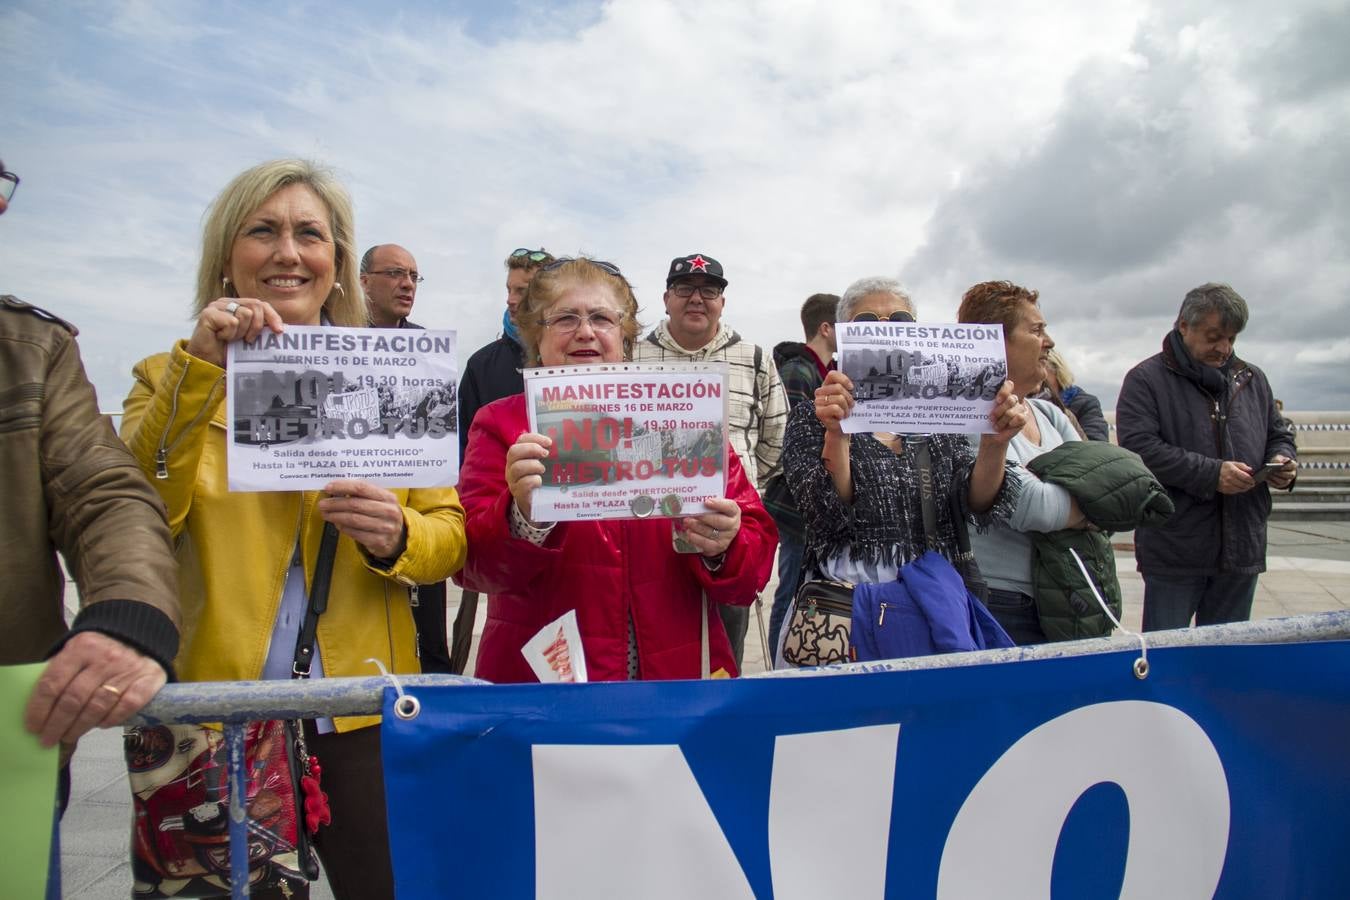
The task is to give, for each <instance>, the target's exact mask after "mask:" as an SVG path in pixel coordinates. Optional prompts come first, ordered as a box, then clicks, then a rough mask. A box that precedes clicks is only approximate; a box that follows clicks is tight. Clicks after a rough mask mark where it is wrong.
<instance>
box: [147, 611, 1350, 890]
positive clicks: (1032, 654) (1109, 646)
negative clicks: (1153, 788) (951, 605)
mask: <svg viewBox="0 0 1350 900" xmlns="http://www.w3.org/2000/svg"><path fill="white" fill-rule="evenodd" d="M1347 639H1350V610H1340V611H1337V612H1329V613H1320V614H1317V615H1308V616H1296V617H1292V618H1285V619H1261V620H1259V621H1255V622H1240V623H1235V624H1231V625H1211V626H1208V627H1205V628H1191V629H1178V630H1175V631H1157V632H1151V633H1149V634H1147V635H1144V636H1143V639H1142V640H1143V641H1146V642H1147V646H1148V648H1149V649H1160V648H1166V647H1205V646H1218V645H1234V644H1281V643H1297V642H1307V641H1332V640H1347ZM1140 646H1141V638H1140V636H1138V635H1120V636H1116V637H1110V638H1094V639H1090V640H1081V641H1065V642H1062V643H1053V644H1038V645H1035V646H1027V647H1013V648H1010V649H1006V650H983V651H978V652H974V653H951V654H945V655H939V656H921V657H914V658H911V659H895V660H885V661H881V662H868V663H847V664H843V665H838V666H831V667H829V668H825V669H780V670H776V671H771V672H763V673H758V674H755V675H749V676H746V677H748V678H783V677H787V678H796V677H814V676H822V675H824V676H835V675H849V674H858V673H866V672H898V671H910V670H916V669H942V668H956V667H961V666H976V665H985V664H989V663H1012V662H1020V661H1022V660H1038V659H1062V658H1065V657H1071V656H1087V655H1093V654H1100V653H1118V652H1122V651H1129V650H1133V649H1139V648H1140ZM1137 674H1138V673H1137V672H1136V675H1137ZM392 683H393V682H392V681H391V679H390V678H388V677H385V676H379V677H369V678H320V679H314V680H278V681H234V682H195V683H191V684H170V685H166V686H165V687H164V688H163V689H162V690H160V692H159V693H158V694H157V695H155V698H154V699H153V700H152V701H151V702H150V703H149V704H148V705H147V706H146V707H145V709H143V710H142V711H141V715H140V716H139V717H138V718H137V719H136V720H134V723H139V724H148V725H154V724H163V723H169V722H185V723H199V724H200V723H205V722H220V723H223V725H224V729H225V743H226V748H227V751H226V757H227V761H228V762H227V765H228V770H227V771H228V775H227V777H228V778H229V785H230V807H229V812H230V823H229V827H230V883H231V885H232V892H233V893H232V896H233V897H240V898H242V897H247V896H248V823H247V817H246V814H245V809H244V799H245V798H244V794H245V779H244V775H245V767H244V726H245V724H246V723H248V722H253V721H260V720H264V719H314V718H326V717H331V716H362V715H374V714H377V713H379V712H380V711H381V709H382V708H383V703H384V694H385V690H386V689H387V688H389V687H390V686H391V685H392ZM398 683H399V684H400V685H401V686H402V688H403V690H404V691H405V692H409V693H412V692H415V691H416V689H417V688H419V687H444V686H449V685H485V684H487V682H484V681H480V680H478V679H476V678H467V677H463V676H458V675H410V676H406V677H404V676H399V678H398Z"/></svg>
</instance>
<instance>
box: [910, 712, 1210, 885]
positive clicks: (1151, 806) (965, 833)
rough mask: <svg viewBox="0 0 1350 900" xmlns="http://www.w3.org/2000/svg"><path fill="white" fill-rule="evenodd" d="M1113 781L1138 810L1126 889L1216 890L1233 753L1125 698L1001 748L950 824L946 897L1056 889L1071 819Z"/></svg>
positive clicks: (942, 878) (1183, 718) (1173, 716)
mask: <svg viewBox="0 0 1350 900" xmlns="http://www.w3.org/2000/svg"><path fill="white" fill-rule="evenodd" d="M1102 782H1112V783H1115V784H1117V785H1119V786H1120V788H1121V790H1122V791H1123V792H1124V794H1125V797H1126V800H1127V802H1128V804H1129V810H1130V839H1129V849H1128V851H1127V856H1126V859H1125V878H1124V883H1123V884H1122V885H1121V889H1120V896H1121V898H1123V900H1133V898H1156V897H1169V898H1174V900H1190V898H1210V897H1213V896H1214V890H1215V888H1217V887H1218V884H1219V876H1220V874H1222V872H1223V862H1224V858H1225V857H1226V856H1227V852H1228V824H1229V800H1228V780H1227V778H1226V777H1225V776H1224V771H1223V762H1222V761H1221V760H1220V759H1219V754H1218V751H1216V750H1215V749H1214V745H1213V744H1212V743H1211V742H1210V740H1209V736H1208V735H1206V734H1205V732H1204V730H1202V729H1201V728H1200V726H1199V725H1197V724H1196V723H1195V720H1194V719H1192V718H1191V717H1190V716H1187V715H1186V714H1185V713H1183V712H1181V711H1180V710H1178V709H1176V708H1175V707H1171V706H1167V705H1165V704H1162V703H1150V702H1145V701H1139V700H1125V701H1119V702H1116V703H1099V704H1096V705H1093V706H1085V707H1083V708H1081V709H1076V710H1073V711H1072V712H1068V713H1065V714H1064V715H1062V716H1059V717H1058V718H1055V719H1052V720H1050V721H1049V722H1046V723H1045V724H1044V725H1041V726H1039V727H1037V728H1034V729H1032V730H1031V731H1030V732H1028V733H1027V734H1026V735H1024V736H1023V737H1022V738H1021V740H1019V741H1017V743H1015V744H1013V745H1012V746H1011V747H1009V748H1008V750H1007V752H1006V753H1004V754H1003V755H1002V756H1001V757H999V759H998V761H997V762H995V763H994V765H993V766H992V767H990V769H989V771H988V772H986V773H985V774H984V777H983V778H981V779H980V780H979V783H977V784H976V785H975V787H974V789H973V790H972V791H971V792H970V796H969V797H967V798H966V802H965V803H964V804H962V806H961V809H960V811H959V812H957V814H956V820H955V821H953V822H952V827H951V830H950V831H949V832H948V833H947V843H946V846H945V847H944V848H943V851H942V863H941V865H940V867H939V869H938V886H937V896H938V898H939V900H966V898H969V897H1006V898H1018V897H1027V898H1036V900H1045V898H1048V897H1049V896H1050V875H1051V869H1052V867H1053V865H1054V857H1055V847H1056V845H1057V844H1058V842H1059V834H1060V831H1061V830H1062V829H1063V826H1064V820H1065V819H1066V818H1067V817H1068V815H1069V810H1070V809H1072V808H1073V805H1074V803H1076V802H1077V800H1078V798H1079V797H1080V796H1082V794H1083V792H1085V791H1086V790H1087V789H1088V788H1090V787H1092V786H1093V785H1096V784H1100V783H1102Z"/></svg>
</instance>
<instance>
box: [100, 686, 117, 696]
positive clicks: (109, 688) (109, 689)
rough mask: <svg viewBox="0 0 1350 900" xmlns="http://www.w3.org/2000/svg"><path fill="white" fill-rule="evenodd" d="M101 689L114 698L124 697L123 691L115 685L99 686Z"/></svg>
mask: <svg viewBox="0 0 1350 900" xmlns="http://www.w3.org/2000/svg"><path fill="white" fill-rule="evenodd" d="M99 689H100V690H104V691H107V692H108V693H110V694H112V695H113V696H114V697H120V696H122V689H121V688H119V687H116V686H114V685H111V684H100V685H99Z"/></svg>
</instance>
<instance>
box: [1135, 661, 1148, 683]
mask: <svg viewBox="0 0 1350 900" xmlns="http://www.w3.org/2000/svg"><path fill="white" fill-rule="evenodd" d="M1134 677H1135V678H1138V679H1139V680H1140V681H1143V680H1144V679H1145V678H1147V677H1148V660H1147V659H1145V658H1144V657H1142V656H1141V657H1139V658H1138V659H1136V660H1135V661H1134Z"/></svg>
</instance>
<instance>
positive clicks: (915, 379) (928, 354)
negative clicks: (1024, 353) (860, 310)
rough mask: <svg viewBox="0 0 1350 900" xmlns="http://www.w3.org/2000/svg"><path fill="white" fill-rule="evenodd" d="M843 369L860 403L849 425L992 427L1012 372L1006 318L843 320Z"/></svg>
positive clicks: (849, 428) (950, 429)
mask: <svg viewBox="0 0 1350 900" xmlns="http://www.w3.org/2000/svg"><path fill="white" fill-rule="evenodd" d="M838 335H839V369H840V371H842V372H843V373H844V374H845V375H847V376H848V377H849V378H850V379H851V380H852V381H853V399H854V400H855V401H856V405H855V406H854V407H853V412H852V413H850V414H849V416H848V418H846V419H844V421H843V423H842V427H843V429H844V431H846V432H848V433H850V434H853V433H857V432H860V431H889V432H893V433H896V434H920V433H932V432H947V433H956V432H963V433H967V434H980V433H984V432H992V431H993V430H994V429H993V427H992V426H991V425H990V422H989V412H990V410H992V409H993V408H994V397H995V396H996V395H997V394H998V389H999V388H1000V387H1002V385H1003V382H1004V380H1005V379H1006V378H1007V377H1008V363H1007V358H1006V356H1005V354H1004V350H1003V326H1002V325H920V324H918V323H915V322H840V323H839V325H838Z"/></svg>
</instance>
